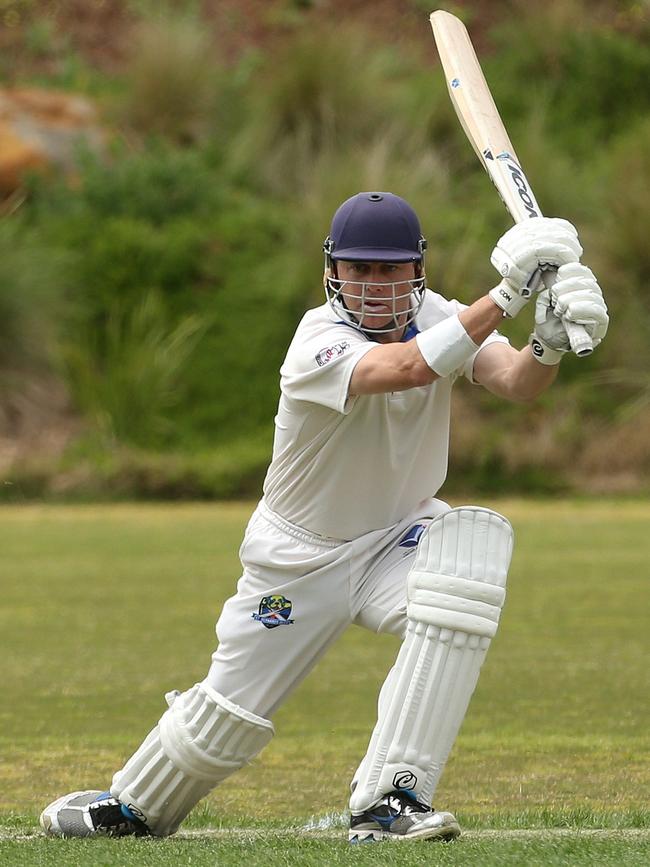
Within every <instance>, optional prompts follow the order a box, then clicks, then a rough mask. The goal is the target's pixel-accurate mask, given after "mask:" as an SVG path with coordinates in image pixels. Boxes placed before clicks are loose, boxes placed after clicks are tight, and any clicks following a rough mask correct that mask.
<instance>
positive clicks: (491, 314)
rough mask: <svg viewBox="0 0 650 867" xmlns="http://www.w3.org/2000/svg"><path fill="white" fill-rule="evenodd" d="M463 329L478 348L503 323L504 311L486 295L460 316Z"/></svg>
mask: <svg viewBox="0 0 650 867" xmlns="http://www.w3.org/2000/svg"><path fill="white" fill-rule="evenodd" d="M458 319H459V320H460V322H461V324H462V326H463V328H464V329H465V331H466V332H467V333H468V334H469V336H470V337H471V338H472V340H473V341H474V343H476V345H477V346H480V345H481V343H483V341H484V340H485V339H486V337H488V336H489V335H490V334H492V332H493V331H494V329H495V328H498V327H499V325H501V323H502V322H503V310H502V309H501V308H500V307H497V305H496V304H495V303H494V301H492V299H491V298H490V297H489V296H488V295H485V296H483V297H482V298H479V299H478V300H477V301H475V302H474V303H473V304H472V305H471V306H470V307H468V308H467V309H465V310H462V311H461V312H460V313H459V314H458Z"/></svg>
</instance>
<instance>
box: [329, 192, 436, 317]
mask: <svg viewBox="0 0 650 867" xmlns="http://www.w3.org/2000/svg"><path fill="white" fill-rule="evenodd" d="M426 248H427V242H426V240H425V238H424V236H423V235H422V230H421V228H420V221H419V220H418V217H417V214H416V213H415V211H414V210H413V208H412V207H411V206H410V205H409V203H408V202H406V201H404V199H401V198H400V197H399V196H396V195H395V194H394V193H357V194H356V196H352V197H351V198H350V199H347V200H346V201H345V202H343V204H342V205H341V206H340V208H338V210H337V211H336V213H335V214H334V217H333V219H332V226H331V228H330V233H329V235H328V236H327V238H325V242H324V244H323V250H324V252H325V278H324V285H325V294H326V296H327V300H328V302H329V304H330V306H331V307H332V309H333V310H334V312H335V313H336V315H337V316H338V317H339V318H341V319H342V320H343V321H345V322H347V323H348V324H350V325H353V326H354V327H355V328H358V329H359V330H361V331H364V332H368V333H376V334H381V333H386V332H391V331H395V330H396V329H402V330H403V329H405V328H406V327H407V326H408V325H409V324H410V323H411V322H413V321H414V320H415V317H416V316H417V314H418V313H419V311H420V309H421V308H422V304H423V303H424V292H425V277H424V251H425V250H426ZM338 261H345V262H386V263H406V262H413V264H414V265H415V266H416V269H415V275H414V277H413V278H410V279H406V280H400V281H398V282H394V283H392V284H390V285H391V296H390V297H389V302H390V307H391V313H392V315H389V314H387V309H386V308H384V309H383V310H380V311H378V310H377V307H376V305H375V306H374V307H373V305H372V302H373V300H374V301H376V298H374V299H373V292H374V291H376V290H377V287H380V288H382V289H383V288H384V287H385V286H386V284H385V283H383V284H376V283H374V284H373V283H369V282H367V281H365V280H363V281H351V280H349V279H346V280H341V279H339V276H338V274H337V268H336V263H337V262H338ZM353 305H356V308H357V309H355V312H352V309H351V308H352V307H353Z"/></svg>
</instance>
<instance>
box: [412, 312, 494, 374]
mask: <svg viewBox="0 0 650 867" xmlns="http://www.w3.org/2000/svg"><path fill="white" fill-rule="evenodd" d="M415 340H416V342H417V345H418V349H419V350H420V352H421V353H422V357H423V358H424V360H425V361H426V363H427V364H428V365H429V367H430V368H431V370H433V372H434V373H437V374H438V376H449V375H450V374H451V373H453V372H454V371H455V370H458V368H459V367H462V365H463V364H465V362H466V361H467V359H468V358H470V357H471V356H472V355H473V354H474V353H475V352H476V351H477V350H478V346H477V345H476V343H474V341H473V340H472V338H471V337H470V336H469V334H468V333H467V332H466V331H465V329H464V328H463V326H462V325H461V323H460V319H459V318H458V316H457V315H456V316H450V317H449V318H448V319H443V320H442V322H438V324H437V325H432V326H431V328H427V329H426V330H425V331H421V332H420V334H418V335H417V337H416V338H415Z"/></svg>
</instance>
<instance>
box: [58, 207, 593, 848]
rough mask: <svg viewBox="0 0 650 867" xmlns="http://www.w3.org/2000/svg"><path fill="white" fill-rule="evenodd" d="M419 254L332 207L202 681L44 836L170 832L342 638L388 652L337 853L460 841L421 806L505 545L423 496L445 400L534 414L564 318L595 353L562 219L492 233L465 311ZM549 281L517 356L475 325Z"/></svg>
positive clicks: (359, 216)
mask: <svg viewBox="0 0 650 867" xmlns="http://www.w3.org/2000/svg"><path fill="white" fill-rule="evenodd" d="M426 246H427V244H426V241H425V239H424V237H423V236H422V233H421V229H420V223H419V221H418V217H417V215H416V214H415V212H414V211H413V209H412V208H411V207H410V205H409V204H408V203H407V202H405V201H404V200H403V199H401V198H399V197H398V196H396V195H393V194H392V193H388V192H363V193H358V194H357V195H355V196H352V198H350V199H348V200H347V201H345V202H344V203H343V204H342V205H341V206H340V208H339V209H338V210H337V211H336V213H335V215H334V218H333V221H332V225H331V229H330V233H329V235H328V237H327V238H326V240H325V244H324V251H325V272H324V284H325V293H326V296H327V302H326V303H324V304H322V305H321V306H319V307H316V308H315V309H313V310H309V311H308V312H307V313H306V314H305V316H304V317H303V319H302V321H301V322H300V324H299V325H298V328H297V331H296V333H295V336H294V338H293V340H292V342H291V345H290V346H289V349H288V352H287V355H286V358H285V361H284V363H283V365H282V368H281V371H280V375H281V396H280V403H279V407H278V411H277V415H276V418H275V440H274V446H273V457H272V460H271V464H270V466H269V469H268V472H267V475H266V480H265V483H264V494H263V497H262V499H261V501H260V503H259V504H258V506H257V508H256V509H255V511H254V513H253V515H252V517H251V519H250V522H249V524H248V527H247V529H246V532H245V536H244V540H243V543H242V546H241V550H240V557H241V562H242V576H241V578H240V579H239V582H238V584H237V590H236V593H235V595H234V596H232V597H231V598H230V599H229V600H228V601H227V602H226V603H225V605H224V607H223V611H222V612H221V616H220V617H219V621H218V623H217V637H218V646H217V649H216V651H215V653H214V654H213V657H212V664H211V666H210V668H209V670H208V673H207V675H206V676H205V678H204V679H203V680H201V681H199V682H198V683H196V684H195V685H194V686H191V687H190V688H189V689H187V690H186V691H185V692H180V693H179V692H177V691H174V692H170V693H168V694H167V696H166V698H167V703H168V705H169V707H168V709H167V710H166V711H165V712H164V713H163V715H162V716H161V718H160V720H159V721H158V723H157V724H156V725H155V726H154V727H153V729H152V730H151V732H150V733H149V734H148V735H147V737H146V738H145V739H144V741H143V742H142V745H141V746H140V747H139V748H138V749H137V750H136V752H135V753H134V754H133V755H132V756H131V758H129V759H128V761H127V762H126V763H125V765H124V767H122V768H121V769H120V770H118V771H117V772H116V773H115V775H114V776H113V779H112V782H111V784H110V787H109V788H108V790H107V791H100V790H91V791H78V792H74V793H72V794H69V795H65V796H64V797H61V798H59V799H58V800H56V801H54V802H53V803H52V804H50V805H49V806H48V807H46V808H45V810H44V811H43V813H42V815H41V825H42V827H43V828H44V830H45V831H46V832H47V833H48V834H56V835H62V836H69V837H87V836H93V835H96V834H109V835H114V836H122V835H126V834H136V835H144V834H151V835H155V836H158V837H164V836H167V835H169V834H173V833H174V832H175V831H176V830H177V828H178V827H179V825H180V824H181V822H182V821H183V819H184V818H185V817H186V816H187V815H188V813H189V812H190V810H191V809H192V808H193V807H194V806H195V805H196V804H197V802H198V801H199V800H200V799H201V798H203V797H205V796H206V795H207V794H208V792H210V791H211V790H212V789H213V788H214V787H215V786H217V785H218V784H219V783H221V782H222V781H223V780H225V779H226V778H227V777H229V776H230V774H232V773H234V772H235V771H236V770H237V769H238V768H241V767H242V766H243V765H245V764H246V763H248V762H250V761H251V760H252V759H253V758H254V757H255V756H257V754H258V753H259V752H260V751H261V750H263V748H264V747H265V746H266V744H268V742H269V741H270V740H271V738H272V737H273V734H274V727H273V722H272V719H273V716H274V714H275V712H276V710H277V709H278V708H279V707H280V705H281V704H282V703H283V702H284V701H285V700H286V699H287V698H288V697H289V695H290V694H291V692H292V691H293V690H294V689H295V687H296V686H297V685H298V684H299V683H300V682H301V681H302V679H303V678H304V677H305V675H307V673H308V672H309V671H310V670H311V669H312V668H313V666H314V664H315V663H316V662H317V661H318V660H319V659H320V658H321V656H322V655H323V654H324V653H325V651H326V650H327V648H328V647H329V646H330V645H331V644H332V642H334V641H335V640H336V639H337V638H338V637H339V636H340V635H341V633H342V632H343V631H344V630H345V629H346V628H347V627H348V626H349V625H350V624H355V625H357V626H360V627H363V628H365V629H368V630H370V631H371V632H377V633H390V634H392V635H396V636H398V637H399V638H400V639H401V646H400V649H399V652H398V654H397V658H396V660H395V664H394V666H393V668H392V669H391V670H390V672H389V673H388V676H387V677H386V679H385V681H384V684H383V686H382V689H381V693H380V696H379V703H378V715H377V723H376V725H375V728H374V731H373V732H372V734H371V736H370V739H369V744H368V748H367V752H366V754H365V756H364V757H363V759H362V761H361V763H360V765H359V768H358V770H357V772H356V773H355V775H354V779H353V780H352V784H351V798H350V814H351V819H350V831H349V838H350V841H351V842H366V841H375V840H382V839H399V840H426V839H441V840H450V839H453V838H455V837H457V836H458V835H459V834H460V828H459V826H458V823H457V821H456V819H455V818H454V816H453V815H452V814H451V813H449V812H443V811H439V810H436V809H434V807H433V806H432V799H433V796H434V793H435V790H436V786H437V784H438V781H439V779H440V776H441V774H442V772H443V770H444V767H445V763H446V761H447V758H448V756H449V753H450V751H451V748H452V745H453V743H454V741H455V739H456V735H457V733H458V730H459V728H460V726H461V724H462V721H463V718H464V716H465V713H466V711H467V707H468V704H469V701H470V698H471V696H472V693H473V691H474V688H475V686H476V682H477V679H478V676H479V672H480V668H481V665H482V663H483V660H484V658H485V655H486V653H487V650H488V647H489V645H490V642H491V640H492V638H493V637H494V634H495V632H496V629H497V625H498V622H499V616H500V613H501V609H502V607H503V603H504V598H505V586H506V576H507V572H508V567H509V564H510V558H511V554H512V544H513V533H512V528H511V526H510V524H509V522H508V521H507V519H506V518H504V517H503V516H501V515H499V514H497V513H496V512H493V511H492V510H490V509H486V508H482V507H479V506H463V507H461V508H454V509H452V508H450V507H449V506H448V505H447V504H446V503H444V502H442V501H441V500H439V499H436V497H435V495H436V493H437V491H438V490H439V488H440V487H441V485H442V484H443V482H444V480H445V476H446V473H447V455H448V445H449V413H450V399H451V389H452V386H453V384H454V382H455V380H456V379H457V378H458V377H459V376H465V377H466V378H467V379H469V380H470V382H472V383H475V384H476V385H480V386H483V388H486V389H488V391H490V392H492V393H493V394H494V395H496V396H497V397H499V398H503V399H505V400H509V401H531V400H534V399H535V398H536V397H537V396H538V395H540V394H541V393H542V392H543V391H544V390H545V389H547V388H548V387H549V386H550V385H551V383H552V382H553V380H554V379H555V377H556V375H557V372H558V367H559V364H560V362H561V360H562V358H563V357H564V355H565V354H566V353H567V351H569V348H570V345H569V340H568V337H567V333H566V324H567V323H568V322H572V323H580V324H582V325H583V326H584V328H585V329H586V331H587V332H588V334H589V336H590V337H591V338H592V340H593V344H594V346H597V345H598V343H600V341H601V340H602V339H603V337H604V336H605V333H606V331H607V326H608V315H607V308H606V306H605V302H604V301H603V296H602V292H601V290H600V287H599V286H598V283H597V282H596V279H595V277H594V275H593V273H592V272H591V271H590V270H589V268H587V267H586V266H584V265H582V264H581V263H580V257H581V255H582V247H581V245H580V242H579V240H578V236H577V232H576V230H575V228H574V227H573V226H572V225H571V224H570V223H568V222H567V221H566V220H561V219H551V218H543V217H535V218H532V219H529V220H526V221H524V222H522V223H520V224H518V225H516V226H514V227H513V228H511V229H510V230H509V231H507V232H506V233H505V235H503V237H501V238H500V239H499V241H498V242H497V245H496V247H495V248H494V250H493V252H492V257H491V261H492V263H493V264H494V266H495V267H496V269H497V272H498V274H499V278H498V280H499V282H498V283H497V285H496V286H495V287H494V288H492V289H490V290H489V291H488V292H487V293H486V294H485V295H483V296H482V297H480V298H479V299H478V300H477V301H475V302H474V303H473V304H471V305H470V306H466V305H464V304H461V303H459V302H458V301H454V300H447V299H445V298H443V297H442V296H441V295H439V294H436V293H435V292H433V291H431V290H430V289H428V288H427V286H426V275H425V250H426ZM549 267H551V268H553V269H557V282H555V284H554V285H553V286H552V288H550V289H544V288H543V291H541V292H540V293H539V294H538V295H537V296H536V299H535V302H534V308H535V312H534V327H533V331H532V334H531V336H530V340H529V343H528V345H527V346H525V347H524V348H523V349H520V350H517V349H515V348H513V347H512V346H511V345H510V343H509V342H508V340H507V339H506V338H505V337H503V336H501V335H500V334H499V333H498V331H497V330H495V329H496V328H497V327H498V326H499V325H500V323H502V321H503V319H504V317H505V318H512V317H514V316H517V315H519V314H520V313H521V312H522V310H523V308H524V307H525V306H526V304H527V301H528V298H527V297H526V295H527V294H528V293H527V292H522V290H525V289H526V287H527V285H528V283H529V281H531V278H532V276H533V275H534V274H535V273H536V272H537V271H538V269H540V268H549Z"/></svg>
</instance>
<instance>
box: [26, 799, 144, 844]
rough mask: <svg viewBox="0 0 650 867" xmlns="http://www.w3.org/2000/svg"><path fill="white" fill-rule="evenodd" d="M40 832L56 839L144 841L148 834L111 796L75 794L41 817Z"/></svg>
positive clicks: (58, 802)
mask: <svg viewBox="0 0 650 867" xmlns="http://www.w3.org/2000/svg"><path fill="white" fill-rule="evenodd" d="M39 821H40V823H41V828H42V829H43V830H44V831H45V833H46V834H51V835H53V836H55V837H93V836H95V835H97V836H99V835H101V836H107V837H126V836H127V835H131V834H133V835H135V836H137V837H143V836H145V835H147V834H149V830H148V828H147V826H146V825H145V824H144V822H141V821H140V820H139V819H138V818H137V816H135V815H134V814H133V813H132V812H131V810H129V809H128V808H127V807H125V806H124V804H121V803H120V802H119V801H118V800H117V798H114V797H113V796H112V795H111V793H110V792H98V791H92V792H72V793H71V794H69V795H64V796H63V797H62V798H58V799H57V800H56V801H52V803H51V804H49V805H48V806H47V807H46V808H45V809H44V810H43V812H42V813H41V817H40V820H39Z"/></svg>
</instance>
